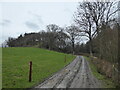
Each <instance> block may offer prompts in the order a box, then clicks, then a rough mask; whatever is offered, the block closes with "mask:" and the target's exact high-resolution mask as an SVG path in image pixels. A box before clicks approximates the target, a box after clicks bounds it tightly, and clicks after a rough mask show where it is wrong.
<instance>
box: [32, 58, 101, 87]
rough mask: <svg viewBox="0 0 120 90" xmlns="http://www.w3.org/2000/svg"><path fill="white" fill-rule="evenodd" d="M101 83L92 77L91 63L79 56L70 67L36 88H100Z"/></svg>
mask: <svg viewBox="0 0 120 90" xmlns="http://www.w3.org/2000/svg"><path fill="white" fill-rule="evenodd" d="M100 87H101V83H100V81H99V80H98V79H97V78H95V77H94V76H93V75H92V72H91V69H90V67H89V62H88V61H87V60H86V59H85V58H84V57H83V56H77V57H76V58H75V60H73V61H72V62H71V63H70V64H69V65H67V66H66V67H65V68H63V69H62V70H60V71H59V72H57V73H55V74H54V75H53V76H51V77H50V78H48V79H46V80H45V81H44V82H42V83H41V84H39V85H37V86H35V87H34V88H100Z"/></svg>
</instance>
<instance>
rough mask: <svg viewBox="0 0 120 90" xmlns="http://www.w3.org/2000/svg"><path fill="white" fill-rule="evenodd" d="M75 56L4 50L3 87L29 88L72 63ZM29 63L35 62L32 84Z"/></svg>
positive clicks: (51, 52)
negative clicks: (29, 77)
mask: <svg viewBox="0 0 120 90" xmlns="http://www.w3.org/2000/svg"><path fill="white" fill-rule="evenodd" d="M74 58H75V56H72V55H70V54H66V63H65V62H64V60H65V54H64V53H58V52H54V51H49V50H45V49H40V48H30V47H17V48H3V49H2V76H3V77H2V80H3V81H2V87H3V88H29V87H32V86H34V85H36V84H37V83H39V82H41V81H43V80H44V79H45V78H47V77H49V76H50V75H52V74H53V73H55V72H57V71H58V70H60V69H62V68H63V67H64V66H65V65H67V64H68V63H70V62H71V61H72V60H73V59H74ZM29 61H32V62H33V68H32V82H28V72H29Z"/></svg>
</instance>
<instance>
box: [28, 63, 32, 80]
mask: <svg viewBox="0 0 120 90" xmlns="http://www.w3.org/2000/svg"><path fill="white" fill-rule="evenodd" d="M31 81H32V61H30V62H29V82H31Z"/></svg>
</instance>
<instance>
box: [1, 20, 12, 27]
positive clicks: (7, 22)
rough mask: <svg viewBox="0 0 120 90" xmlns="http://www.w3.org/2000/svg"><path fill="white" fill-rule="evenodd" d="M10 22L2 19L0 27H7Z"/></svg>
mask: <svg viewBox="0 0 120 90" xmlns="http://www.w3.org/2000/svg"><path fill="white" fill-rule="evenodd" d="M11 23H12V22H11V21H10V20H7V19H4V20H2V21H1V22H0V25H1V26H9V25H10V24H11Z"/></svg>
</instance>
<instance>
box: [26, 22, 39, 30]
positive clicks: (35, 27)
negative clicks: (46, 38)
mask: <svg viewBox="0 0 120 90" xmlns="http://www.w3.org/2000/svg"><path fill="white" fill-rule="evenodd" d="M25 25H26V26H27V27H28V28H30V29H34V30H38V29H39V25H37V24H35V23H33V22H29V21H27V22H25Z"/></svg>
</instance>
